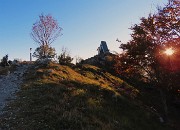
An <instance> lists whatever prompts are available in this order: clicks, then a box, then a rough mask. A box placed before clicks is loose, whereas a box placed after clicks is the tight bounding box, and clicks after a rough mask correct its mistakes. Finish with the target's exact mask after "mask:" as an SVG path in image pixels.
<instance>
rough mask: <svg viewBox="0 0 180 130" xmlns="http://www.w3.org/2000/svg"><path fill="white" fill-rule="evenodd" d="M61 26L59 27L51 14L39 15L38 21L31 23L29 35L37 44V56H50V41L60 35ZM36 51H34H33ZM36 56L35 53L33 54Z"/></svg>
mask: <svg viewBox="0 0 180 130" xmlns="http://www.w3.org/2000/svg"><path fill="white" fill-rule="evenodd" d="M61 31H62V28H61V27H59V25H58V22H57V21H56V20H55V19H54V18H53V17H52V16H51V15H43V14H41V15H40V16H39V21H37V22H36V23H34V24H33V26H32V32H31V37H32V39H33V40H34V41H35V42H36V43H37V44H38V45H39V47H38V48H37V49H36V51H37V52H38V51H40V50H41V51H40V53H38V54H37V56H38V57H39V58H47V57H52V55H51V56H48V53H49V50H52V48H51V47H50V45H51V43H52V42H53V41H54V40H56V38H57V37H58V36H60V35H61ZM35 53H36V52H35ZM34 56H36V54H34Z"/></svg>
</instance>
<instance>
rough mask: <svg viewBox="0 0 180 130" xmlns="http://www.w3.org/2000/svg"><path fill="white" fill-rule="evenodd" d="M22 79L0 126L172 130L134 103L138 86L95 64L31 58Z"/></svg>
mask: <svg viewBox="0 0 180 130" xmlns="http://www.w3.org/2000/svg"><path fill="white" fill-rule="evenodd" d="M14 69H15V70H16V69H17V68H16V67H15V68H14ZM23 77H24V80H23V83H22V84H21V88H20V90H19V91H18V93H17V98H16V100H14V101H12V102H11V103H10V104H9V105H8V107H6V108H5V109H6V111H7V112H6V113H4V114H3V115H1V120H0V121H1V124H0V128H2V129H72V130H75V129H78V130H79V129H107V130H111V129H121V130H133V129H138V130H144V129H147V130H152V129H156V130H162V129H163V130H164V129H165V130H166V129H167V130H168V129H170V128H169V127H167V126H166V125H163V124H162V123H160V121H159V116H158V115H157V114H156V113H155V112H153V111H151V110H149V109H147V108H146V107H145V106H143V105H142V104H141V103H139V102H138V100H137V99H136V98H137V97H138V95H140V91H139V90H138V89H137V88H135V87H133V86H131V85H129V84H128V83H127V82H125V81H123V80H122V79H120V78H118V77H116V76H114V75H112V74H110V73H109V72H107V71H105V70H104V69H102V68H99V67H97V66H93V65H90V64H80V65H78V66H73V67H69V66H65V65H59V64H57V63H54V62H51V61H48V62H35V63H32V64H30V65H28V68H27V71H26V72H24V75H23Z"/></svg>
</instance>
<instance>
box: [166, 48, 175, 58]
mask: <svg viewBox="0 0 180 130" xmlns="http://www.w3.org/2000/svg"><path fill="white" fill-rule="evenodd" d="M164 53H165V54H166V55H168V56H171V55H173V54H174V50H173V49H172V48H167V49H166V50H165V52H164Z"/></svg>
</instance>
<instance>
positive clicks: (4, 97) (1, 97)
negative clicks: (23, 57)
mask: <svg viewBox="0 0 180 130" xmlns="http://www.w3.org/2000/svg"><path fill="white" fill-rule="evenodd" d="M27 68H28V65H20V66H18V67H17V69H16V70H15V71H14V72H12V73H9V74H8V75H6V76H1V77H0V116H1V115H2V114H4V113H5V110H4V107H5V106H6V105H7V104H8V103H9V102H10V101H12V100H15V99H16V92H17V91H18V90H19V89H20V84H21V83H22V81H23V74H24V72H25V71H26V70H27Z"/></svg>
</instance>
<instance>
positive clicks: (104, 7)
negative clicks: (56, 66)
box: [0, 0, 168, 60]
mask: <svg viewBox="0 0 180 130" xmlns="http://www.w3.org/2000/svg"><path fill="white" fill-rule="evenodd" d="M167 1H168V0H0V18H1V19H0V59H1V58H2V57H3V56H4V55H6V54H8V55H9V59H10V60H13V59H15V58H18V59H22V60H29V48H33V51H34V50H35V48H36V47H37V44H35V42H34V41H33V40H32V39H31V37H30V32H31V28H32V25H33V23H35V22H36V21H37V20H38V18H39V17H38V16H39V15H40V14H41V13H43V14H51V15H52V16H53V17H54V18H55V19H56V20H57V21H58V23H59V25H60V26H61V27H62V28H63V31H62V33H63V35H62V36H61V37H59V38H58V39H57V40H56V41H55V42H54V43H52V46H53V47H55V48H56V52H57V53H58V54H59V53H60V50H61V48H62V47H63V46H64V47H67V48H68V49H69V50H70V52H71V55H72V57H74V56H80V57H82V58H83V59H86V58H88V57H92V56H94V55H96V54H97V51H96V50H97V47H98V46H99V45H100V42H101V41H106V42H107V44H108V47H109V49H110V50H111V51H117V52H118V51H120V50H119V48H118V47H119V43H118V42H117V41H116V39H117V38H118V39H119V40H121V41H122V42H123V43H126V42H127V41H128V40H130V39H131V37H130V33H131V31H130V29H129V28H130V27H131V26H132V25H133V24H136V23H138V22H139V21H140V20H139V19H140V18H141V17H147V16H148V14H149V13H153V12H155V11H156V7H157V5H161V6H163V5H165V4H166V3H167Z"/></svg>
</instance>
